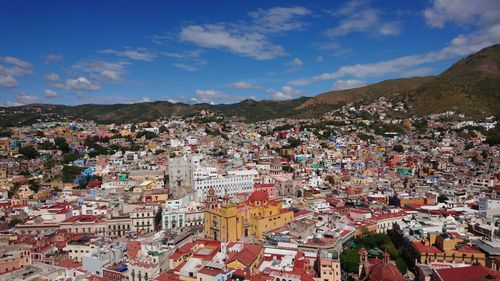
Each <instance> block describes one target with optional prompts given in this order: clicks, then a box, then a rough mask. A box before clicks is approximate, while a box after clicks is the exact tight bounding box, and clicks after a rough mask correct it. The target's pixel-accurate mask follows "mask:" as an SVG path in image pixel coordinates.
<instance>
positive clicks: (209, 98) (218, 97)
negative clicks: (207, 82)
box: [189, 90, 248, 104]
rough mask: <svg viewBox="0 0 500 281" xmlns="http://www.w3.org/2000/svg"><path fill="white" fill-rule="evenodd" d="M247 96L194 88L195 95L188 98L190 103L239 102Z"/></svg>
mask: <svg viewBox="0 0 500 281" xmlns="http://www.w3.org/2000/svg"><path fill="white" fill-rule="evenodd" d="M247 98H248V97H244V96H233V95H227V94H225V93H223V92H221V91H217V90H196V91H195V96H194V97H191V98H190V99H189V100H190V102H192V103H209V104H221V103H226V104H227V103H235V102H239V101H242V100H244V99H247Z"/></svg>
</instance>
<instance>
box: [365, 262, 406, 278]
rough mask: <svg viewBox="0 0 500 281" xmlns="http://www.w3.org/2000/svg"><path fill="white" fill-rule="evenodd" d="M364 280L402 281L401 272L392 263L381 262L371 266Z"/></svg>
mask: <svg viewBox="0 0 500 281" xmlns="http://www.w3.org/2000/svg"><path fill="white" fill-rule="evenodd" d="M366 280H370V281H404V278H403V274H401V272H400V271H399V269H398V268H397V267H396V266H395V265H394V264H392V263H389V262H381V263H378V264H375V265H373V266H371V268H370V272H369V273H368V276H367V278H366Z"/></svg>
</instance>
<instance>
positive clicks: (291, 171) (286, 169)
mask: <svg viewBox="0 0 500 281" xmlns="http://www.w3.org/2000/svg"><path fill="white" fill-rule="evenodd" d="M282 169H283V171H285V172H288V173H293V171H295V169H294V168H293V167H292V166H289V165H285V166H283V168H282Z"/></svg>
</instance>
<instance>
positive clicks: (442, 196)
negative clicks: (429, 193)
mask: <svg viewBox="0 0 500 281" xmlns="http://www.w3.org/2000/svg"><path fill="white" fill-rule="evenodd" d="M437 200H438V202H439V203H446V200H448V196H446V195H444V194H440V195H439V196H438V198H437Z"/></svg>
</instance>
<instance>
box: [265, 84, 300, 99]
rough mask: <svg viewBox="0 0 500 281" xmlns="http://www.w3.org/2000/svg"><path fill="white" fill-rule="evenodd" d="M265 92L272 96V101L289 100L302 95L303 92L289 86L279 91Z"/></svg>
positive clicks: (270, 90)
mask: <svg viewBox="0 0 500 281" xmlns="http://www.w3.org/2000/svg"><path fill="white" fill-rule="evenodd" d="M266 92H268V93H270V94H272V99H273V100H290V99H293V98H295V97H296V96H297V95H300V94H302V93H303V91H301V90H298V89H295V88H293V87H291V86H289V85H285V86H283V87H281V89H280V90H274V89H267V90H266Z"/></svg>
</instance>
